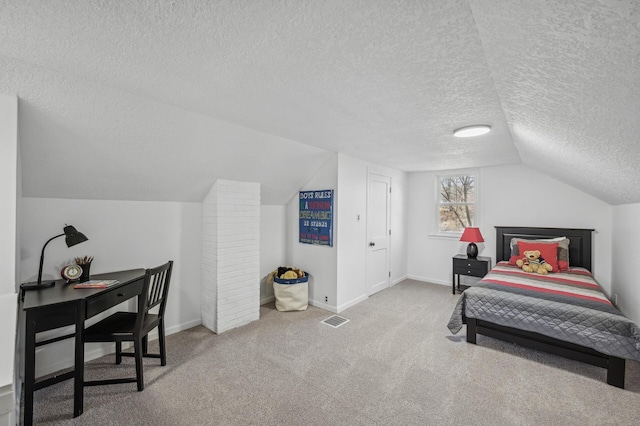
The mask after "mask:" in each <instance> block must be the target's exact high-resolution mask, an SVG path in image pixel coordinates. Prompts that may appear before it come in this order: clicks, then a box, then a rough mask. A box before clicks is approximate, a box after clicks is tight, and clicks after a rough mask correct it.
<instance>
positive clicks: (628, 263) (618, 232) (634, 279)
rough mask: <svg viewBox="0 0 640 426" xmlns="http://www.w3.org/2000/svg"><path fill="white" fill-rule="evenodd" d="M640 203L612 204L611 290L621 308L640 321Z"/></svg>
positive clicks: (634, 319) (638, 322)
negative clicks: (639, 226) (639, 278)
mask: <svg viewBox="0 0 640 426" xmlns="http://www.w3.org/2000/svg"><path fill="white" fill-rule="evenodd" d="M638 218H640V204H629V205H624V206H615V207H613V250H612V252H611V259H612V260H611V270H612V271H613V272H612V275H611V293H612V294H617V295H618V308H619V309H620V310H621V311H622V312H623V313H624V314H625V315H626V316H627V317H629V318H631V319H632V320H633V321H634V322H635V323H636V324H640V285H638V261H637V257H638V255H637V253H635V249H634V247H635V246H636V245H637V244H638V241H640V230H638Z"/></svg>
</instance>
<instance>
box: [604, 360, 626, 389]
mask: <svg viewBox="0 0 640 426" xmlns="http://www.w3.org/2000/svg"><path fill="white" fill-rule="evenodd" d="M624 367H625V359H624V358H618V357H615V356H609V366H608V367H607V383H609V384H610V385H612V386H615V387H618V388H622V389H624Z"/></svg>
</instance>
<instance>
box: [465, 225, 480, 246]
mask: <svg viewBox="0 0 640 426" xmlns="http://www.w3.org/2000/svg"><path fill="white" fill-rule="evenodd" d="M460 241H464V242H467V243H483V242H484V238H482V234H481V233H480V229H479V228H464V232H463V233H462V236H461V237H460Z"/></svg>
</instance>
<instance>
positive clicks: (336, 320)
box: [322, 315, 349, 328]
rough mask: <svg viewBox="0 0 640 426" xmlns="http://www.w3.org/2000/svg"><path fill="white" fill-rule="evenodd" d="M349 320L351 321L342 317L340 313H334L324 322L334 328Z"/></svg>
mask: <svg viewBox="0 0 640 426" xmlns="http://www.w3.org/2000/svg"><path fill="white" fill-rule="evenodd" d="M347 322H349V320H348V319H346V318H342V317H341V316H338V315H333V316H330V317H329V318H327V319H326V320H323V321H322V323H323V324H327V325H330V326H331V327H333V328H338V327H340V326H341V325H342V324H346V323H347Z"/></svg>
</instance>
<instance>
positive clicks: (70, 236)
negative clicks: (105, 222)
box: [20, 225, 88, 290]
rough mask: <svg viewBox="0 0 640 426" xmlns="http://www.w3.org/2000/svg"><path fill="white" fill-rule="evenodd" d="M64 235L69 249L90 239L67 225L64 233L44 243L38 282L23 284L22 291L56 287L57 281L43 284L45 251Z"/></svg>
mask: <svg viewBox="0 0 640 426" xmlns="http://www.w3.org/2000/svg"><path fill="white" fill-rule="evenodd" d="M63 235H64V236H66V238H65V240H66V242H67V247H73V246H75V245H76V244H80V243H83V242H85V241H87V240H88V238H87V237H86V236H85V235H84V234H83V233H82V232H78V230H77V229H76V228H74V227H73V226H71V225H65V227H64V233H62V234H60V235H56V236H55V237H52V238H50V239H49V240H48V241H47V242H46V243H44V246H43V247H42V254H41V255H40V269H39V270H38V282H37V283H34V284H22V285H20V288H21V289H22V290H37V289H41V288H48V287H53V286H54V285H55V281H50V282H48V283H43V282H42V265H43V264H44V249H45V248H47V244H49V243H50V242H51V241H52V240H55V239H56V238H58V237H62V236H63Z"/></svg>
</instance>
